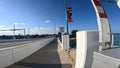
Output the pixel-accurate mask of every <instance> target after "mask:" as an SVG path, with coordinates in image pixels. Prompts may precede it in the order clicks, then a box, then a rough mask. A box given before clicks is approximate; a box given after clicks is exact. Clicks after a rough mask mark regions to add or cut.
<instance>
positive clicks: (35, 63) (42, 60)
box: [7, 40, 61, 68]
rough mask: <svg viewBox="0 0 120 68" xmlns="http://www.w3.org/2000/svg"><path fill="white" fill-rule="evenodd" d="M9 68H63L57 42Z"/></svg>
mask: <svg viewBox="0 0 120 68" xmlns="http://www.w3.org/2000/svg"><path fill="white" fill-rule="evenodd" d="M7 68H61V61H60V57H59V54H58V51H57V42H56V40H54V41H53V42H51V43H50V44H48V45H47V46H45V47H43V48H41V49H40V50H38V51H37V52H35V53H34V54H32V55H31V56H29V57H27V58H25V59H23V60H22V61H20V62H17V63H15V64H13V65H11V66H9V67H7Z"/></svg>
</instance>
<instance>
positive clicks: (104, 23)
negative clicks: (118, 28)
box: [91, 0, 112, 46]
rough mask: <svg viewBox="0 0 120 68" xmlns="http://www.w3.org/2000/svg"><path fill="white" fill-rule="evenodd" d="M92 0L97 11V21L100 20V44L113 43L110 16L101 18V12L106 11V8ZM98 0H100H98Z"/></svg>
mask: <svg viewBox="0 0 120 68" xmlns="http://www.w3.org/2000/svg"><path fill="white" fill-rule="evenodd" d="M91 1H92V4H93V6H94V9H95V11H96V15H97V22H98V30H99V42H100V45H102V46H104V45H105V43H110V44H109V45H111V41H112V38H111V27H110V24H109V21H108V18H107V17H106V18H101V17H100V15H99V13H104V14H106V13H105V11H104V9H103V7H102V6H96V5H95V3H94V1H93V0H91ZM96 1H98V0H96Z"/></svg>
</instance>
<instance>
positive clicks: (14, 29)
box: [13, 23, 18, 40]
mask: <svg viewBox="0 0 120 68" xmlns="http://www.w3.org/2000/svg"><path fill="white" fill-rule="evenodd" d="M17 24H18V23H14V25H13V40H15V39H16V37H15V31H16V28H15V25H17Z"/></svg>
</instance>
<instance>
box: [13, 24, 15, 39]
mask: <svg viewBox="0 0 120 68" xmlns="http://www.w3.org/2000/svg"><path fill="white" fill-rule="evenodd" d="M13 39H14V40H15V25H14V26H13Z"/></svg>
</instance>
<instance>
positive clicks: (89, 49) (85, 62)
mask: <svg viewBox="0 0 120 68" xmlns="http://www.w3.org/2000/svg"><path fill="white" fill-rule="evenodd" d="M76 39H77V41H76V42H77V49H76V65H75V68H91V66H92V61H93V52H94V51H98V50H99V46H98V45H99V33H98V31H79V32H77V37H76Z"/></svg>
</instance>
